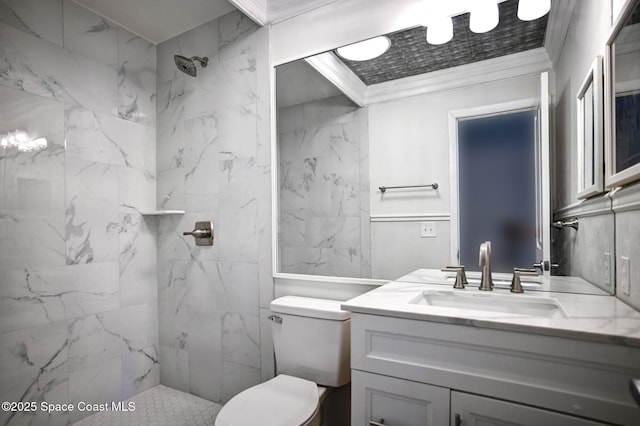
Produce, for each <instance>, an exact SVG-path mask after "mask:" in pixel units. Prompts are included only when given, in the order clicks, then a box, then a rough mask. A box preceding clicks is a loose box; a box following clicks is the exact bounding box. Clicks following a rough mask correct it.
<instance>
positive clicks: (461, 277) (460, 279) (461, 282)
mask: <svg viewBox="0 0 640 426" xmlns="http://www.w3.org/2000/svg"><path fill="white" fill-rule="evenodd" d="M441 271H442V272H455V273H456V282H455V283H454V284H453V288H457V289H463V288H464V286H465V285H466V284H469V283H468V282H467V274H466V273H465V272H464V265H460V266H445V267H444V268H442V269H441Z"/></svg>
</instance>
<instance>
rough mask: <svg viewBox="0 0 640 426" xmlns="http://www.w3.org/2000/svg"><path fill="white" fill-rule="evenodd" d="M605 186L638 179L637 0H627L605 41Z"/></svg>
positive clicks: (639, 42) (639, 86) (639, 78)
mask: <svg viewBox="0 0 640 426" xmlns="http://www.w3.org/2000/svg"><path fill="white" fill-rule="evenodd" d="M606 72H607V78H606V80H607V82H606V85H605V89H606V102H607V106H608V107H607V108H606V110H607V118H608V123H609V125H608V126H607V127H608V128H609V132H608V133H607V136H608V138H607V154H608V155H607V169H608V170H607V186H609V187H613V186H619V185H622V184H625V183H627V182H631V181H634V180H638V179H640V119H639V117H640V2H638V1H636V0H632V1H629V2H628V3H627V4H626V6H625V8H624V9H623V11H622V12H621V14H620V17H619V19H618V22H617V24H616V25H615V26H614V30H613V32H612V35H611V37H610V39H609V42H608V43H607V50H606Z"/></svg>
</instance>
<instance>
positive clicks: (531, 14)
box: [518, 0, 551, 21]
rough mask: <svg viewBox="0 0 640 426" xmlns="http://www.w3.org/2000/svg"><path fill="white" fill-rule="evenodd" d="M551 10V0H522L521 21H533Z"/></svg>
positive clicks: (519, 9)
mask: <svg viewBox="0 0 640 426" xmlns="http://www.w3.org/2000/svg"><path fill="white" fill-rule="evenodd" d="M549 10H551V0H520V2H519V3H518V18H519V19H520V20H521V21H533V20H535V19H538V18H542V17H543V16H544V15H546V14H547V13H549Z"/></svg>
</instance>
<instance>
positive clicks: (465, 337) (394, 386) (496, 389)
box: [351, 310, 640, 426]
mask: <svg viewBox="0 0 640 426" xmlns="http://www.w3.org/2000/svg"><path fill="white" fill-rule="evenodd" d="M452 322H454V323H441V322H431V321H422V320H415V319H408V318H396V317H391V316H382V315H371V314H368V313H358V312H357V310H354V311H353V314H352V318H351V365H352V425H353V426H376V425H377V424H384V425H385V426H421V425H430V426H441V425H442V426H444V425H448V424H450V425H452V426H454V425H458V424H460V425H463V426H466V425H500V426H505V425H523V426H524V425H527V426H529V425H531V426H533V425H536V426H538V425H544V426H554V425H558V426H560V425H562V426H573V425H575V426H578V425H603V424H616V425H629V426H632V425H635V426H637V425H640V409H638V407H637V406H636V404H635V403H634V402H633V400H632V399H631V396H630V393H629V388H628V380H629V378H630V377H633V376H634V375H635V376H637V375H638V374H639V373H640V349H639V348H637V347H635V348H634V347H628V346H624V345H622V344H616V343H615V342H611V343H604V342H597V341H587V340H577V339H568V338H566V337H563V336H553V335H541V334H535V333H523V332H516V331H511V330H501V329H490V328H485V327H475V326H473V321H464V320H460V321H457V322H459V323H462V324H456V323H455V322H456V321H455V320H453V319H452Z"/></svg>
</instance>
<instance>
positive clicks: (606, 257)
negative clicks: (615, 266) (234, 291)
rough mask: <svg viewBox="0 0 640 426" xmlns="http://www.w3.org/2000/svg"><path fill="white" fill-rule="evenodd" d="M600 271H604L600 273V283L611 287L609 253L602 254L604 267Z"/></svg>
mask: <svg viewBox="0 0 640 426" xmlns="http://www.w3.org/2000/svg"><path fill="white" fill-rule="evenodd" d="M602 269H604V270H603V271H602V274H603V277H602V279H603V281H602V282H603V283H604V285H606V286H607V287H609V286H610V285H611V253H605V254H604V267H603V268H602Z"/></svg>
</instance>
